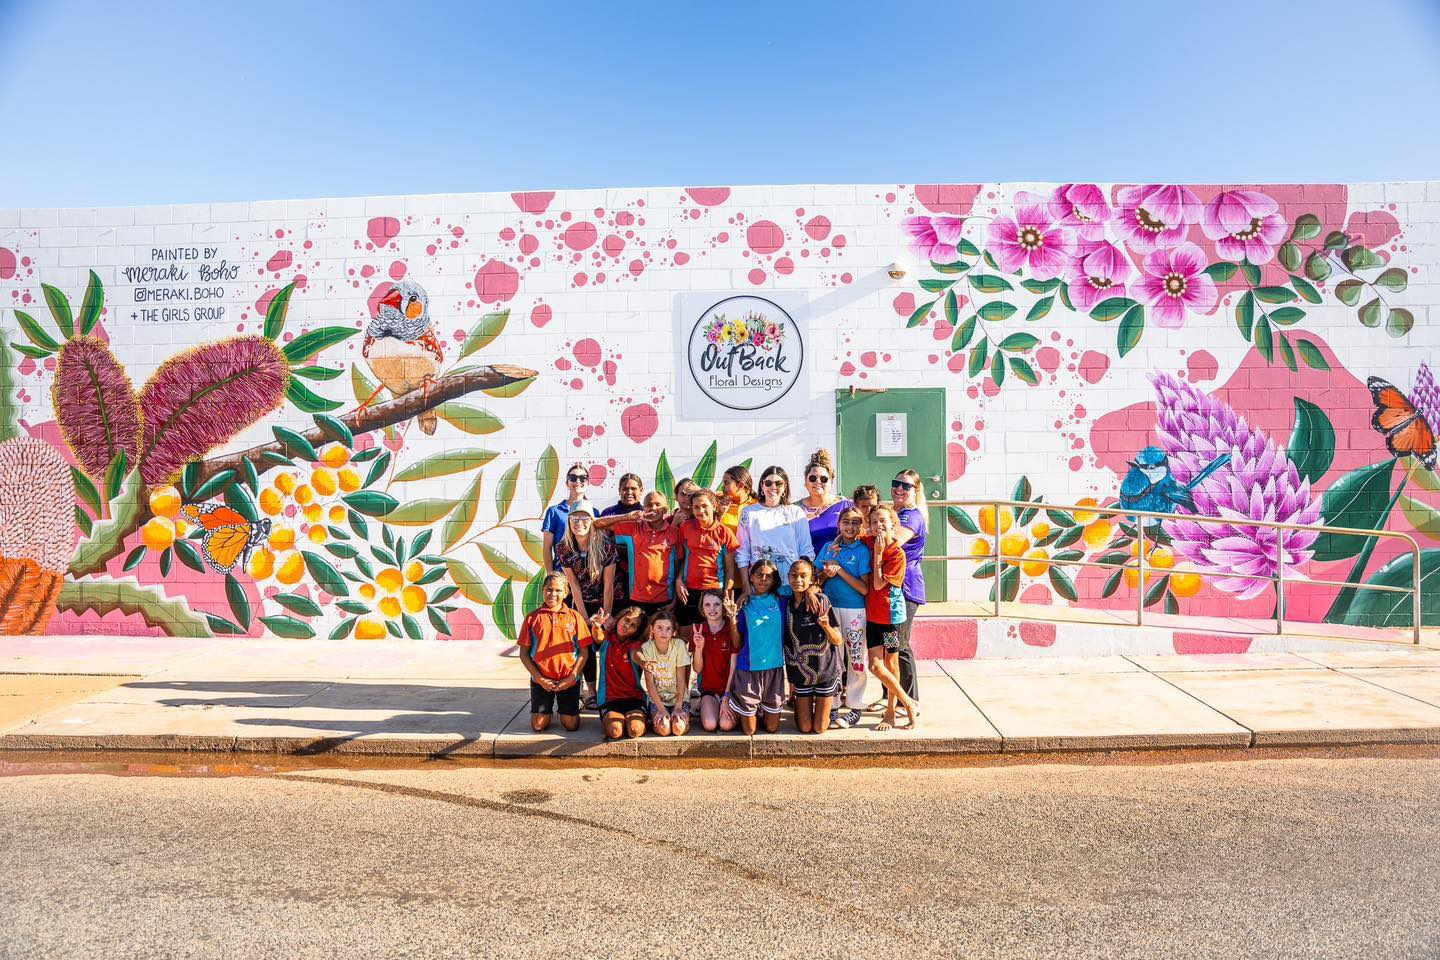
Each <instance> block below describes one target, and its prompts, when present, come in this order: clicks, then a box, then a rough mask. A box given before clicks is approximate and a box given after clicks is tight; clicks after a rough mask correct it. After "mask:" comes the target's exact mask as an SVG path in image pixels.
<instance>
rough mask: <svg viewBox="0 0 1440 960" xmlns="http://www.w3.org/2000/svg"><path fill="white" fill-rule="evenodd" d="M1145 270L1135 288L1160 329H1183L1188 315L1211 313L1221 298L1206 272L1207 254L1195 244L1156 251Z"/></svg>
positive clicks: (1151, 255) (1144, 267) (1146, 259)
mask: <svg viewBox="0 0 1440 960" xmlns="http://www.w3.org/2000/svg"><path fill="white" fill-rule="evenodd" d="M1143 269H1144V271H1145V274H1144V276H1142V277H1141V278H1140V280H1139V281H1138V282H1137V283H1136V284H1135V287H1136V289H1137V290H1138V292H1139V295H1140V296H1139V299H1141V300H1143V301H1144V302H1145V305H1146V306H1148V307H1149V308H1150V316H1151V318H1152V319H1153V320H1154V321H1155V323H1156V325H1157V326H1161V327H1167V328H1169V329H1172V330H1173V329H1176V328H1178V327H1182V326H1184V325H1185V314H1186V313H1208V312H1209V311H1210V310H1211V309H1213V308H1214V306H1215V301H1216V300H1217V299H1219V291H1218V290H1216V289H1215V281H1214V280H1212V279H1210V275H1209V274H1207V273H1206V272H1205V254H1204V253H1203V252H1202V251H1201V250H1200V248H1199V247H1197V246H1195V244H1193V243H1182V244H1181V245H1180V246H1178V247H1175V248H1174V249H1172V250H1156V251H1155V252H1154V253H1152V254H1150V255H1149V256H1148V257H1146V258H1145V263H1144V265H1143Z"/></svg>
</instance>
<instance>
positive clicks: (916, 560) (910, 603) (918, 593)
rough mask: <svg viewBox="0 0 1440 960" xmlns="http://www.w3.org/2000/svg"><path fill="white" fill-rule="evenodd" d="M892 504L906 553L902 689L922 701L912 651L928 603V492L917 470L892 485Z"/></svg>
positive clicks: (899, 627) (899, 540)
mask: <svg viewBox="0 0 1440 960" xmlns="http://www.w3.org/2000/svg"><path fill="white" fill-rule="evenodd" d="M890 502H891V505H892V506H893V507H894V508H895V515H896V516H897V517H898V518H899V519H900V527H899V529H898V530H896V532H895V542H896V543H898V544H899V545H900V549H901V550H903V551H904V552H905V583H904V584H903V585H902V587H901V593H902V594H903V595H904V597H905V619H904V620H903V621H901V622H897V623H896V625H895V626H896V629H897V631H898V632H899V634H900V685H901V687H903V688H904V690H905V695H906V696H907V697H909V698H910V699H911V700H915V701H918V700H919V699H920V680H919V675H918V673H917V671H916V670H915V654H914V653H913V652H911V650H910V627H911V624H913V623H914V622H915V613H916V611H918V610H919V609H920V605H921V604H923V603H924V602H925V572H924V570H923V568H922V567H921V562H922V561H923V560H924V559H925V533H926V530H925V488H924V485H923V484H921V482H920V474H918V473H916V472H915V471H914V470H910V469H905V470H901V471H900V472H899V473H897V474H896V475H895V479H894V480H892V481H890Z"/></svg>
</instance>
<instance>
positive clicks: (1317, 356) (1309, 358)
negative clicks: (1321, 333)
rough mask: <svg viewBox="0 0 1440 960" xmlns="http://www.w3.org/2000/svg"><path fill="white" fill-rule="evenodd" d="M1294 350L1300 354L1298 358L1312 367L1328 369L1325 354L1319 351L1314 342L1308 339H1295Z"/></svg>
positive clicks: (1328, 365)
mask: <svg viewBox="0 0 1440 960" xmlns="http://www.w3.org/2000/svg"><path fill="white" fill-rule="evenodd" d="M1295 350H1296V352H1297V353H1299V354H1300V359H1301V360H1304V361H1305V362H1306V363H1307V364H1309V365H1310V366H1311V367H1313V368H1314V369H1316V370H1329V369H1330V364H1329V363H1328V362H1326V360H1325V355H1324V354H1323V353H1321V352H1320V348H1319V347H1317V346H1315V344H1313V343H1311V342H1310V341H1309V340H1297V341H1295Z"/></svg>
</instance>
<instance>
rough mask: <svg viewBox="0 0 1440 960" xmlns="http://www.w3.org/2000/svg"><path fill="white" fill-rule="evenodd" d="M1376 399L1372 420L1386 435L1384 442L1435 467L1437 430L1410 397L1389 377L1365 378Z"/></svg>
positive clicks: (1395, 451)
mask: <svg viewBox="0 0 1440 960" xmlns="http://www.w3.org/2000/svg"><path fill="white" fill-rule="evenodd" d="M1365 385H1366V386H1367V387H1369V388H1370V398H1371V399H1372V400H1374V401H1375V415H1374V416H1373V417H1371V419H1370V424H1371V426H1373V427H1374V428H1375V429H1376V430H1378V431H1380V434H1381V435H1382V436H1383V437H1384V438H1385V446H1386V447H1388V448H1389V449H1390V453H1391V454H1392V455H1394V456H1397V457H1414V458H1415V459H1417V460H1419V461H1420V462H1421V463H1423V464H1425V469H1427V470H1434V469H1435V431H1434V430H1433V429H1432V428H1431V426H1430V423H1429V421H1427V420H1426V419H1425V416H1424V415H1423V414H1422V413H1421V412H1420V411H1419V410H1417V409H1416V407H1415V404H1413V403H1411V402H1410V398H1409V397H1407V396H1405V394H1403V393H1401V392H1400V388H1399V387H1397V386H1395V384H1393V383H1391V382H1390V381H1389V380H1385V379H1383V378H1381V377H1371V378H1370V379H1368V380H1366V381H1365Z"/></svg>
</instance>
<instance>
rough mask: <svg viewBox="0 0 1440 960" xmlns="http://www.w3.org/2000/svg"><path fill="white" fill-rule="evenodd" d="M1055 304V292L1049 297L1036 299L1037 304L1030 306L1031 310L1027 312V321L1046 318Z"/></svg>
mask: <svg viewBox="0 0 1440 960" xmlns="http://www.w3.org/2000/svg"><path fill="white" fill-rule="evenodd" d="M1054 305H1055V297H1054V295H1053V294H1052V295H1051V296H1048V297H1041V298H1040V299H1039V300H1036V301H1035V305H1034V306H1032V307H1031V308H1030V312H1029V313H1027V314H1025V320H1026V321H1027V322H1030V321H1034V320H1043V319H1045V317H1046V316H1047V315H1048V314H1049V313H1050V308H1051V307H1052V306H1054Z"/></svg>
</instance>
